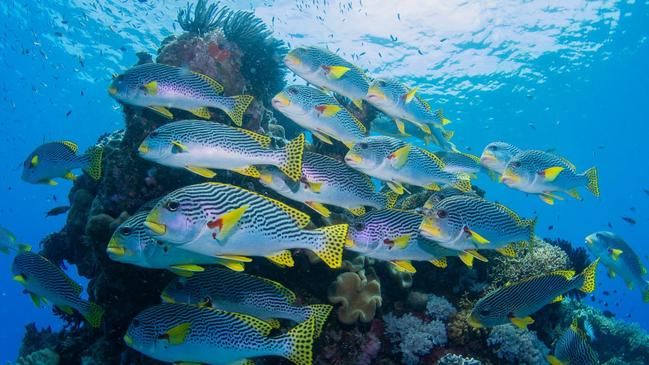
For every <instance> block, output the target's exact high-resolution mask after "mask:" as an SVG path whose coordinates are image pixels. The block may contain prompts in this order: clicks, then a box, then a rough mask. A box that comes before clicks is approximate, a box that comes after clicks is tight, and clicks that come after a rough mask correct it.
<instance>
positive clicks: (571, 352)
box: [546, 318, 599, 365]
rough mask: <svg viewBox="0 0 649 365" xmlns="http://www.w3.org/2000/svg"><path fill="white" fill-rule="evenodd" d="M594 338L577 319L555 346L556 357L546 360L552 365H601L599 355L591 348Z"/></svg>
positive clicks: (549, 357)
mask: <svg viewBox="0 0 649 365" xmlns="http://www.w3.org/2000/svg"><path fill="white" fill-rule="evenodd" d="M591 340H592V338H591V337H590V336H589V335H588V334H587V333H586V331H585V330H584V329H582V327H581V326H580V325H579V318H575V319H574V320H573V321H572V323H571V324H570V327H569V328H568V329H567V330H566V331H565V332H564V333H563V334H562V335H561V337H559V339H558V340H557V342H556V343H555V345H554V355H547V356H546V358H547V360H548V362H549V363H550V364H551V365H573V364H574V365H599V358H598V357H597V353H596V352H595V351H594V350H593V348H592V347H591V346H590V342H591Z"/></svg>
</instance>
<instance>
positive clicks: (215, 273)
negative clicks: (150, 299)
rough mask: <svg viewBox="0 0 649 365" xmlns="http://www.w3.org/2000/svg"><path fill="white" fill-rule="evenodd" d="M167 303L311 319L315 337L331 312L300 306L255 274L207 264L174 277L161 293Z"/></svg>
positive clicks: (279, 287)
mask: <svg viewBox="0 0 649 365" xmlns="http://www.w3.org/2000/svg"><path fill="white" fill-rule="evenodd" d="M161 296H162V300H164V301H165V302H167V303H187V304H194V305H202V306H211V307H214V308H217V309H220V310H224V311H227V312H237V313H243V314H247V315H249V316H253V317H256V318H259V319H262V320H264V321H268V322H269V323H271V324H273V325H274V326H279V324H278V323H275V322H276V321H273V319H276V318H280V319H288V320H291V321H293V322H298V323H300V322H304V321H306V320H308V319H309V318H310V317H313V318H315V321H316V324H315V332H316V337H317V336H319V335H320V331H321V330H322V326H324V324H325V322H326V321H327V317H329V313H330V312H331V308H332V307H331V306H330V305H327V304H313V305H307V306H300V305H297V304H296V300H297V297H296V295H295V293H293V292H292V291H290V290H289V289H287V288H286V287H284V286H283V285H282V284H280V283H278V282H276V281H273V280H270V279H265V278H262V277H259V276H254V275H248V274H245V273H242V272H235V271H231V270H227V269H220V268H217V267H210V268H208V269H207V270H205V271H204V272H201V273H197V274H196V275H194V276H192V277H191V278H181V277H179V278H176V279H174V280H173V281H172V282H171V283H169V285H167V287H166V288H165V289H164V291H163V292H162V295H161Z"/></svg>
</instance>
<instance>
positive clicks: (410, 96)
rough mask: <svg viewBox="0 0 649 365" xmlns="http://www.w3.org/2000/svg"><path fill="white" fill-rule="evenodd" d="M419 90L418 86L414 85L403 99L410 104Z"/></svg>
mask: <svg viewBox="0 0 649 365" xmlns="http://www.w3.org/2000/svg"><path fill="white" fill-rule="evenodd" d="M417 90H419V88H418V87H413V88H412V89H410V91H408V92H407V93H406V95H404V98H403V99H404V100H405V101H406V104H410V102H411V101H412V99H413V98H414V97H415V94H416V93H417Z"/></svg>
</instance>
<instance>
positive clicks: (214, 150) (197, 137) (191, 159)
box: [138, 120, 304, 180]
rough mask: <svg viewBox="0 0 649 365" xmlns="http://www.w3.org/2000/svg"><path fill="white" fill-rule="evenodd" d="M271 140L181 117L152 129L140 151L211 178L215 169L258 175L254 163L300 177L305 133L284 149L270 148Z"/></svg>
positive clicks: (239, 129) (243, 130) (145, 155)
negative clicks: (179, 119)
mask: <svg viewBox="0 0 649 365" xmlns="http://www.w3.org/2000/svg"><path fill="white" fill-rule="evenodd" d="M270 143H271V139H270V137H268V136H264V135H261V134H257V133H255V132H252V131H249V130H247V129H242V128H237V127H230V126H227V125H225V124H221V123H214V122H210V121H204V120H181V121H178V122H171V123H167V124H164V125H162V126H161V127H160V128H158V129H156V130H155V131H153V132H151V134H149V136H148V137H147V138H146V139H145V140H144V141H143V142H142V144H140V147H139V148H138V151H139V153H140V156H141V157H142V158H144V159H146V160H149V161H154V162H157V163H159V164H161V165H165V166H172V167H180V168H185V169H187V170H189V171H191V172H193V173H195V174H198V175H201V176H204V177H207V178H212V177H214V176H215V175H216V173H215V172H214V171H212V169H223V170H230V171H235V172H238V173H240V174H242V175H245V176H251V177H255V178H258V177H259V170H257V168H256V167H255V165H273V166H276V167H278V168H280V169H281V170H282V171H283V172H284V173H285V174H287V175H288V176H289V177H290V178H291V179H293V180H297V179H299V178H300V176H301V165H302V153H303V151H304V135H303V134H300V135H299V136H298V137H297V138H295V139H294V140H293V141H291V142H289V143H288V144H287V145H286V147H285V148H283V149H277V150H276V149H271V148H270V147H269V146H270Z"/></svg>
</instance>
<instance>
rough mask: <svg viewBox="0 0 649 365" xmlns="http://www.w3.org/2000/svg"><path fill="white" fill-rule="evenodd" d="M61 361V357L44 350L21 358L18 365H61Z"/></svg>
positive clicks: (17, 362)
mask: <svg viewBox="0 0 649 365" xmlns="http://www.w3.org/2000/svg"><path fill="white" fill-rule="evenodd" d="M60 361H61V357H60V356H59V355H58V354H57V353H56V352H54V351H52V350H50V349H42V350H38V351H34V352H32V353H31V354H29V355H26V356H22V357H20V358H19V359H18V360H17V361H16V365H59V362H60Z"/></svg>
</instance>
